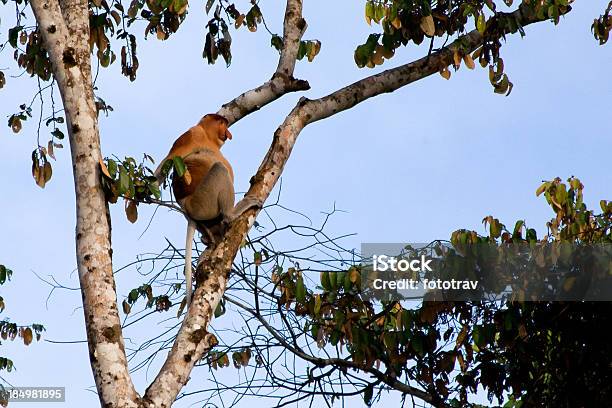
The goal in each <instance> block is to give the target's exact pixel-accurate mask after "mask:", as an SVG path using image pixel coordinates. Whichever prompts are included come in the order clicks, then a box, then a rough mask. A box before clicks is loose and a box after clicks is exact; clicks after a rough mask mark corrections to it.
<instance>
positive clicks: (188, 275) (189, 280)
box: [185, 219, 196, 310]
mask: <svg viewBox="0 0 612 408" xmlns="http://www.w3.org/2000/svg"><path fill="white" fill-rule="evenodd" d="M195 230H196V223H195V221H193V220H191V219H188V220H187V237H186V242H185V286H187V289H186V290H185V297H186V300H185V310H188V309H189V304H190V303H191V292H192V291H193V273H192V271H191V246H192V245H193V236H194V235H195Z"/></svg>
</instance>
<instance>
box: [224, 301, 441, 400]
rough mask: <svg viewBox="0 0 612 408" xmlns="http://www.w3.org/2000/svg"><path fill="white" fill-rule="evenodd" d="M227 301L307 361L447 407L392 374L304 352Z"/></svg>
mask: <svg viewBox="0 0 612 408" xmlns="http://www.w3.org/2000/svg"><path fill="white" fill-rule="evenodd" d="M227 301H228V302H230V303H232V304H234V305H236V306H238V307H239V308H241V309H242V310H244V311H246V312H248V313H250V314H251V315H252V316H253V317H255V318H256V319H257V320H258V321H259V322H260V323H261V324H262V325H263V326H264V327H265V328H266V330H268V332H270V334H271V335H272V336H273V337H274V338H275V339H276V340H278V342H279V343H280V344H281V345H282V346H283V347H285V348H286V349H287V350H289V351H291V352H292V353H293V354H295V355H296V356H298V357H300V358H301V359H302V360H304V361H308V362H310V363H312V364H314V365H316V366H317V367H320V368H321V367H326V366H332V367H342V368H351V369H354V370H360V371H363V372H366V373H368V374H371V375H373V376H374V377H376V379H378V380H380V381H381V382H383V383H385V384H387V385H388V386H389V387H391V388H393V389H395V390H397V391H400V392H402V393H404V394H408V395H412V396H414V397H417V398H419V399H421V400H423V401H425V402H427V403H430V404H433V405H434V406H435V407H440V408H443V407H447V406H446V405H445V404H444V403H442V402H440V401H439V400H438V399H437V398H435V397H433V396H431V395H430V394H428V393H427V392H425V391H423V390H421V389H419V388H415V387H413V386H411V385H409V384H406V383H404V382H402V381H399V380H398V379H397V378H395V377H393V376H392V375H389V374H386V373H383V372H382V371H380V370H377V369H375V368H374V367H362V366H361V365H359V364H355V363H353V362H352V361H350V360H345V359H343V358H320V357H315V356H312V355H310V354H308V353H306V352H304V350H302V349H301V348H299V347H297V345H296V346H293V345H291V344H289V342H288V341H287V340H286V339H285V337H283V336H282V335H281V334H280V333H278V331H277V330H276V329H275V328H274V327H272V326H271V325H270V323H268V321H267V320H266V319H264V318H263V317H262V316H261V315H260V314H258V313H255V312H254V311H253V310H252V309H251V308H249V307H247V306H246V305H244V304H243V303H241V302H239V301H237V300H235V299H231V298H227Z"/></svg>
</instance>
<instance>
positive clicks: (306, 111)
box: [145, 0, 540, 407]
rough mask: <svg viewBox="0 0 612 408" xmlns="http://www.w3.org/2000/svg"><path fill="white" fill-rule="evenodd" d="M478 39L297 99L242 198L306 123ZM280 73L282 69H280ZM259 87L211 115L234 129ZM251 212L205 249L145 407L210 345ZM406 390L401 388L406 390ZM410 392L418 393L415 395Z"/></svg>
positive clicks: (158, 401) (183, 378)
mask: <svg viewBox="0 0 612 408" xmlns="http://www.w3.org/2000/svg"><path fill="white" fill-rule="evenodd" d="M512 15H513V16H514V17H517V18H518V22H519V23H520V24H521V25H527V24H530V23H533V22H536V21H540V20H538V19H536V18H535V17H534V16H526V15H524V14H523V12H522V10H521V9H519V10H517V11H515V12H514V13H512ZM285 18H286V20H285V42H284V47H283V52H282V53H281V60H280V61H279V69H280V70H281V72H280V73H279V72H278V71H277V73H276V74H275V76H276V77H277V78H278V76H280V75H283V74H285V75H288V74H290V73H291V71H292V70H293V67H294V65H295V63H294V62H292V63H290V62H288V60H289V58H290V57H291V56H292V55H294V54H293V53H294V52H296V46H297V44H299V41H295V39H299V38H300V37H301V34H302V33H303V30H304V29H305V28H306V27H305V24H303V25H301V24H298V23H299V22H300V21H303V19H302V18H301V1H300V0H288V1H287V12H286V13H285ZM288 25H291V27H293V29H294V30H295V29H297V30H299V33H298V31H295V32H292V31H291V30H292V28H291V27H288ZM292 35H293V37H292ZM482 41H483V37H482V35H481V34H480V33H479V32H478V31H476V30H475V31H472V32H470V33H468V34H465V35H463V36H461V37H460V38H459V39H458V40H457V41H455V43H453V44H450V45H449V46H447V47H444V48H442V49H441V50H439V51H437V52H435V53H433V54H431V55H430V56H428V57H425V58H421V59H420V60H417V61H415V62H412V63H409V64H406V65H403V66H400V67H398V68H394V69H390V70H387V71H385V72H382V73H380V74H377V75H373V76H370V77H367V78H365V79H362V80H361V81H358V82H356V83H354V84H352V85H349V86H347V87H345V88H343V89H340V90H338V91H336V92H334V93H332V94H330V95H328V96H325V97H323V98H320V99H317V100H308V99H305V98H302V99H301V100H300V101H299V102H298V104H297V105H296V106H295V107H294V109H293V110H292V111H291V113H290V114H289V115H288V116H287V117H286V118H285V120H284V122H283V123H282V125H281V126H280V127H279V128H278V129H277V130H276V132H275V133H274V138H273V141H272V145H271V146H270V149H269V150H268V153H267V154H266V156H265V157H264V159H263V161H262V164H261V165H260V167H259V169H258V171H257V173H256V175H255V176H254V177H253V178H252V179H251V187H250V189H249V191H248V192H247V195H248V196H250V197H253V198H255V199H258V200H259V201H261V202H264V201H265V200H266V199H267V198H268V196H269V195H270V193H271V191H272V189H273V188H274V186H275V184H276V182H277V181H278V179H279V177H280V175H281V173H282V171H283V168H284V166H285V163H286V162H287V160H288V159H289V156H290V155H291V151H292V149H293V146H294V145H295V141H296V139H297V137H298V135H299V134H300V132H301V131H302V129H304V127H305V126H306V125H308V124H309V123H312V122H315V121H317V120H321V119H324V118H326V117H329V116H332V115H333V114H335V113H338V112H341V111H343V110H346V109H349V108H351V107H353V106H355V105H356V104H358V103H360V102H363V101H364V100H366V99H369V98H371V97H373V96H376V95H380V94H381V93H385V92H392V91H394V90H396V89H399V88H400V87H403V86H405V85H407V84H410V83H412V82H414V81H417V80H419V79H422V78H425V77H427V76H429V75H431V74H433V73H435V72H437V71H438V70H439V69H440V68H441V67H443V66H448V65H450V63H451V62H452V58H453V49H454V48H453V47H456V46H457V44H456V43H458V42H460V43H461V46H462V49H463V50H465V51H466V52H471V51H473V50H475V49H476V48H477V47H478V46H480V45H481V44H482ZM283 55H284V57H283ZM284 69H286V70H289V71H283V70H284ZM274 80H275V78H274V77H273V79H272V80H271V81H270V82H274ZM260 88H261V87H260ZM260 88H258V89H257V90H252V91H248V92H247V93H245V94H243V95H241V96H240V97H238V98H237V99H235V100H234V101H232V102H230V103H229V104H226V105H225V106H224V107H223V108H222V109H221V110H220V111H219V114H222V115H224V116H225V117H227V118H228V120H229V121H230V123H234V122H236V121H237V120H239V119H240V118H242V117H244V116H246V115H248V114H249V113H251V112H253V111H255V110H257V109H259V108H260V107H261V106H262V105H260V104H259V103H255V102H254V101H255V100H259V101H267V102H266V103H269V102H270V101H272V100H274V99H276V98H278V97H279V96H280V95H282V93H280V92H274V88H273V87H272V86H271V85H270V89H266V90H265V91H264V92H262V90H261V89H260ZM261 94H265V95H267V97H266V98H262V99H259V98H260V97H261V96H262V95H261ZM270 95H272V99H270V98H271V96H270ZM258 212H259V209H255V208H253V209H250V210H247V211H245V212H244V213H243V214H242V215H241V216H240V217H238V219H237V220H235V221H234V222H233V223H232V224H231V226H230V229H229V231H228V232H227V233H226V234H225V237H224V239H223V240H222V241H221V242H220V243H218V244H217V245H215V246H212V247H210V248H209V249H207V250H206V251H205V252H204V253H203V254H202V256H201V257H200V259H199V260H198V268H197V271H196V276H197V277H198V279H197V280H198V283H199V285H197V287H196V290H195V292H194V294H193V300H192V304H191V306H190V308H189V310H188V312H187V316H186V317H185V319H184V321H183V324H182V325H181V328H180V329H179V333H178V335H177V339H176V341H175V343H174V345H173V347H172V350H171V351H170V354H169V355H168V358H167V360H166V362H165V363H164V366H163V367H162V369H161V371H160V373H159V374H158V376H157V378H156V379H155V380H154V382H153V383H152V384H151V386H150V387H149V389H147V392H146V394H145V400H146V401H147V402H151V403H152V406H158V407H169V406H170V404H171V403H172V401H173V400H174V398H175V397H176V395H177V394H178V392H179V391H180V389H181V388H182V387H183V385H184V384H185V383H186V382H187V380H188V376H189V373H190V372H191V370H192V368H193V365H194V364H195V362H196V361H198V360H200V358H202V356H203V355H204V353H206V352H208V351H209V350H210V349H211V348H212V347H213V346H214V345H215V344H216V339H215V337H214V336H213V335H212V334H209V333H208V332H207V328H208V324H209V323H210V321H211V319H212V316H213V311H214V310H215V308H216V307H217V305H218V303H219V301H220V299H221V297H222V295H223V293H224V291H225V288H226V285H227V280H228V277H229V271H230V270H231V266H232V262H233V260H234V258H235V256H236V253H237V251H238V249H239V248H240V245H241V243H242V241H243V239H244V238H245V237H246V234H247V232H248V231H249V229H250V228H251V226H252V225H253V223H254V222H255V217H256V215H257V213H258ZM202 277H204V278H202ZM373 374H376V373H373ZM380 374H381V375H382V376H383V377H381V378H380V379H381V380H385V379H386V380H387V381H389V382H391V379H390V378H386V377H384V376H385V374H384V373H380ZM393 384H394V386H395V387H401V384H400V383H393ZM406 386H407V385H406ZM408 390H409V389H406V391H408ZM414 390H417V391H420V390H418V389H414ZM411 391H412V390H411ZM413 392H416V391H413ZM421 392H422V391H421ZM414 395H416V394H414ZM423 397H424V398H430V399H431V396H429V394H425V395H423Z"/></svg>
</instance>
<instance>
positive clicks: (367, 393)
mask: <svg viewBox="0 0 612 408" xmlns="http://www.w3.org/2000/svg"><path fill="white" fill-rule="evenodd" d="M373 396H374V387H373V386H372V385H368V386H367V387H366V388H365V390H363V402H365V403H366V405H367V406H371V405H372V397H373Z"/></svg>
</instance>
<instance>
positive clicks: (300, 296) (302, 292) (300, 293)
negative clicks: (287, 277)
mask: <svg viewBox="0 0 612 408" xmlns="http://www.w3.org/2000/svg"><path fill="white" fill-rule="evenodd" d="M295 299H296V300H297V301H298V302H300V303H304V301H305V300H306V288H305V287H304V279H303V278H302V277H301V276H298V278H297V282H296V286H295Z"/></svg>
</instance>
